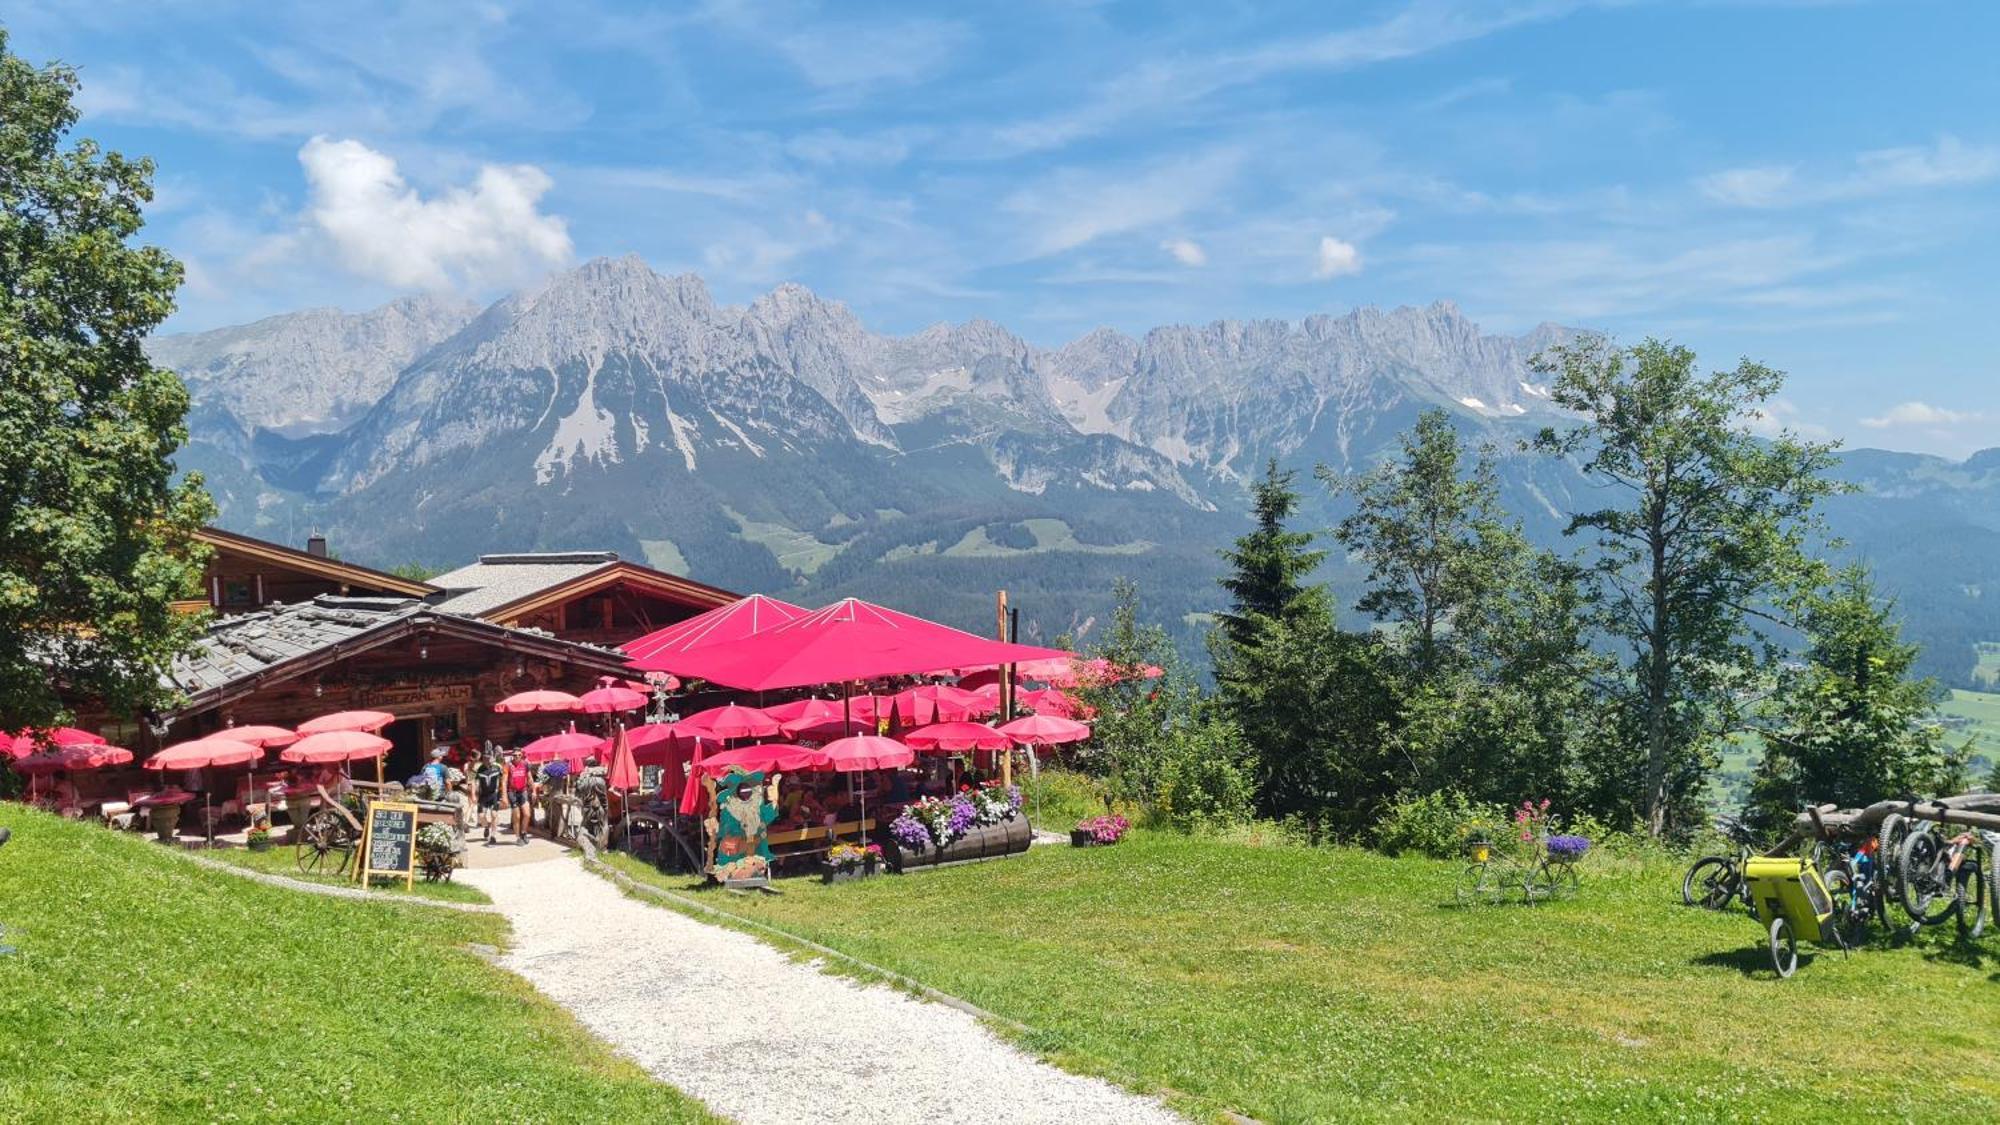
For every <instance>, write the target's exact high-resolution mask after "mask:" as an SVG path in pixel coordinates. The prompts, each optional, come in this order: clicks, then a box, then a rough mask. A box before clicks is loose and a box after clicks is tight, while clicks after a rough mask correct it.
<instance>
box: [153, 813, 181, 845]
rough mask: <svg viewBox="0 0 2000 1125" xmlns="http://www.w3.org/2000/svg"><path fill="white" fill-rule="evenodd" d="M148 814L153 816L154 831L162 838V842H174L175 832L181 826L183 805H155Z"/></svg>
mask: <svg viewBox="0 0 2000 1125" xmlns="http://www.w3.org/2000/svg"><path fill="white" fill-rule="evenodd" d="M147 815H148V816H150V817H151V818H152V825H153V833H154V835H156V836H158V837H159V838H160V842H161V843H163V844H171V843H173V842H174V833H175V831H176V830H178V829H179V828H180V826H181V807H180V806H179V805H154V806H153V807H152V810H151V811H150V812H149V813H148V814H147Z"/></svg>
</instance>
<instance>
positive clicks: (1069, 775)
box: [1015, 765, 1110, 824]
mask: <svg viewBox="0 0 2000 1125" xmlns="http://www.w3.org/2000/svg"><path fill="white" fill-rule="evenodd" d="M1015 780H1016V781H1019V782H1020V783H1021V800H1022V807H1023V808H1025V809H1026V810H1027V812H1028V816H1029V817H1030V818H1031V819H1033V820H1038V821H1043V822H1046V823H1048V824H1061V823H1063V822H1065V821H1077V820H1083V819H1085V818H1087V817H1093V816H1096V815H1098V814H1099V813H1102V812H1104V811H1105V810H1106V809H1107V808H1109V807H1110V802H1108V801H1106V800H1105V797H1104V787H1103V786H1102V785H1101V784H1099V783H1098V782H1097V781H1096V780H1094V779H1092V778H1089V777H1086V776H1084V775H1083V774H1080V773H1077V772H1075V771H1074V770H1066V769H1058V768H1055V767H1052V766H1046V765H1045V766H1043V767H1041V772H1040V773H1039V775H1034V776H1023V775H1021V774H1018V773H1017V774H1016V775H1015Z"/></svg>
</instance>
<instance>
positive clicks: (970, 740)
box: [903, 723, 1014, 754]
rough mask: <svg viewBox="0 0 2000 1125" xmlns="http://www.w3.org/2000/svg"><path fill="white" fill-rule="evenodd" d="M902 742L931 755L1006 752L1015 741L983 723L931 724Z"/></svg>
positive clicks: (919, 729) (905, 736) (906, 736)
mask: <svg viewBox="0 0 2000 1125" xmlns="http://www.w3.org/2000/svg"><path fill="white" fill-rule="evenodd" d="M903 741H904V742H907V743H909V744H910V745H911V746H912V747H915V748H916V749H918V750H923V751H926V752H928V753H933V754H958V753H962V752H964V751H967V750H1005V749H1007V748H1008V747H1010V746H1012V745H1014V741H1013V740H1012V739H1010V738H1008V737H1007V736H1006V735H1004V734H1001V733H1000V732H999V731H997V730H994V729H993V728H992V727H989V726H987V725H986V724H984V723H934V724H932V725H931V726H927V727H918V728H917V729H916V730H913V731H910V732H908V733H906V734H905V735H903Z"/></svg>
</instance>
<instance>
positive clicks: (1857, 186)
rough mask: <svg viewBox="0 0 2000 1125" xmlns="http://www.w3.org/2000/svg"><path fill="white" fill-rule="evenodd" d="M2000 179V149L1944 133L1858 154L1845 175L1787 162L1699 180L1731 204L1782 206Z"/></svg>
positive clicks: (1701, 187)
mask: <svg viewBox="0 0 2000 1125" xmlns="http://www.w3.org/2000/svg"><path fill="white" fill-rule="evenodd" d="M1996 177H2000V147H1994V146H1991V145H1969V144H1966V143H1965V142H1963V141H1961V140H1959V139H1958V138H1957V137H1952V136H1945V137H1940V138H1939V139H1938V142H1937V143H1936V144H1934V145H1910V146H1905V147H1902V148H1885V149H1877V150H1875V151H1873V152H1864V153H1861V154H1860V155H1858V156H1856V157H1855V158H1854V166H1853V168H1852V169H1850V170H1849V171H1847V172H1846V173H1844V174H1840V175H1835V176H1830V177H1825V178H1821V179H1812V178H1808V177H1803V176H1800V175H1799V174H1798V170H1797V169H1796V168H1793V167H1789V166H1782V165H1759V166H1752V167H1744V168H1730V169H1726V170H1724V171H1721V172H1715V173H1711V174H1709V175H1706V176H1702V177H1700V178H1698V179H1697V180H1695V188H1696V189H1697V190H1698V191H1700V192H1701V193H1702V194H1703V195H1705V196H1707V197H1708V198H1710V199H1713V200H1715V201H1716V202H1718V203H1722V204H1726V205H1728V206H1731V207H1778V206H1783V205H1785V204H1800V203H1826V202H1832V201H1837V200H1843V199H1863V198H1867V197H1870V196H1878V195H1888V194H1892V193H1895V192H1899V191H1916V190H1923V189H1926V188H1942V187H1957V186H1961V185H1964V184H1977V183H1983V182H1985V181H1987V180H1991V179H1994V178H1996Z"/></svg>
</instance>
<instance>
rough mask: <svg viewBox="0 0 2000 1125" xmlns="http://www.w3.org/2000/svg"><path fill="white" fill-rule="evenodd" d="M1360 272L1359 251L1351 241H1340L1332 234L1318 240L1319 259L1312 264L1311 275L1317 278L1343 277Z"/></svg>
mask: <svg viewBox="0 0 2000 1125" xmlns="http://www.w3.org/2000/svg"><path fill="white" fill-rule="evenodd" d="M1360 272H1361V251H1359V250H1357V249H1355V247H1354V244H1353V243H1352V242H1342V241H1341V240H1339V239H1338V238H1335V237H1333V236H1332V235H1330V234H1329V235H1325V236H1323V237H1322V238H1321V239H1320V240H1319V261H1318V262H1317V263H1316V264H1315V265H1314V266H1313V276H1314V277H1318V278H1331V277H1345V276H1346V275H1348V274H1351V273H1360Z"/></svg>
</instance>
